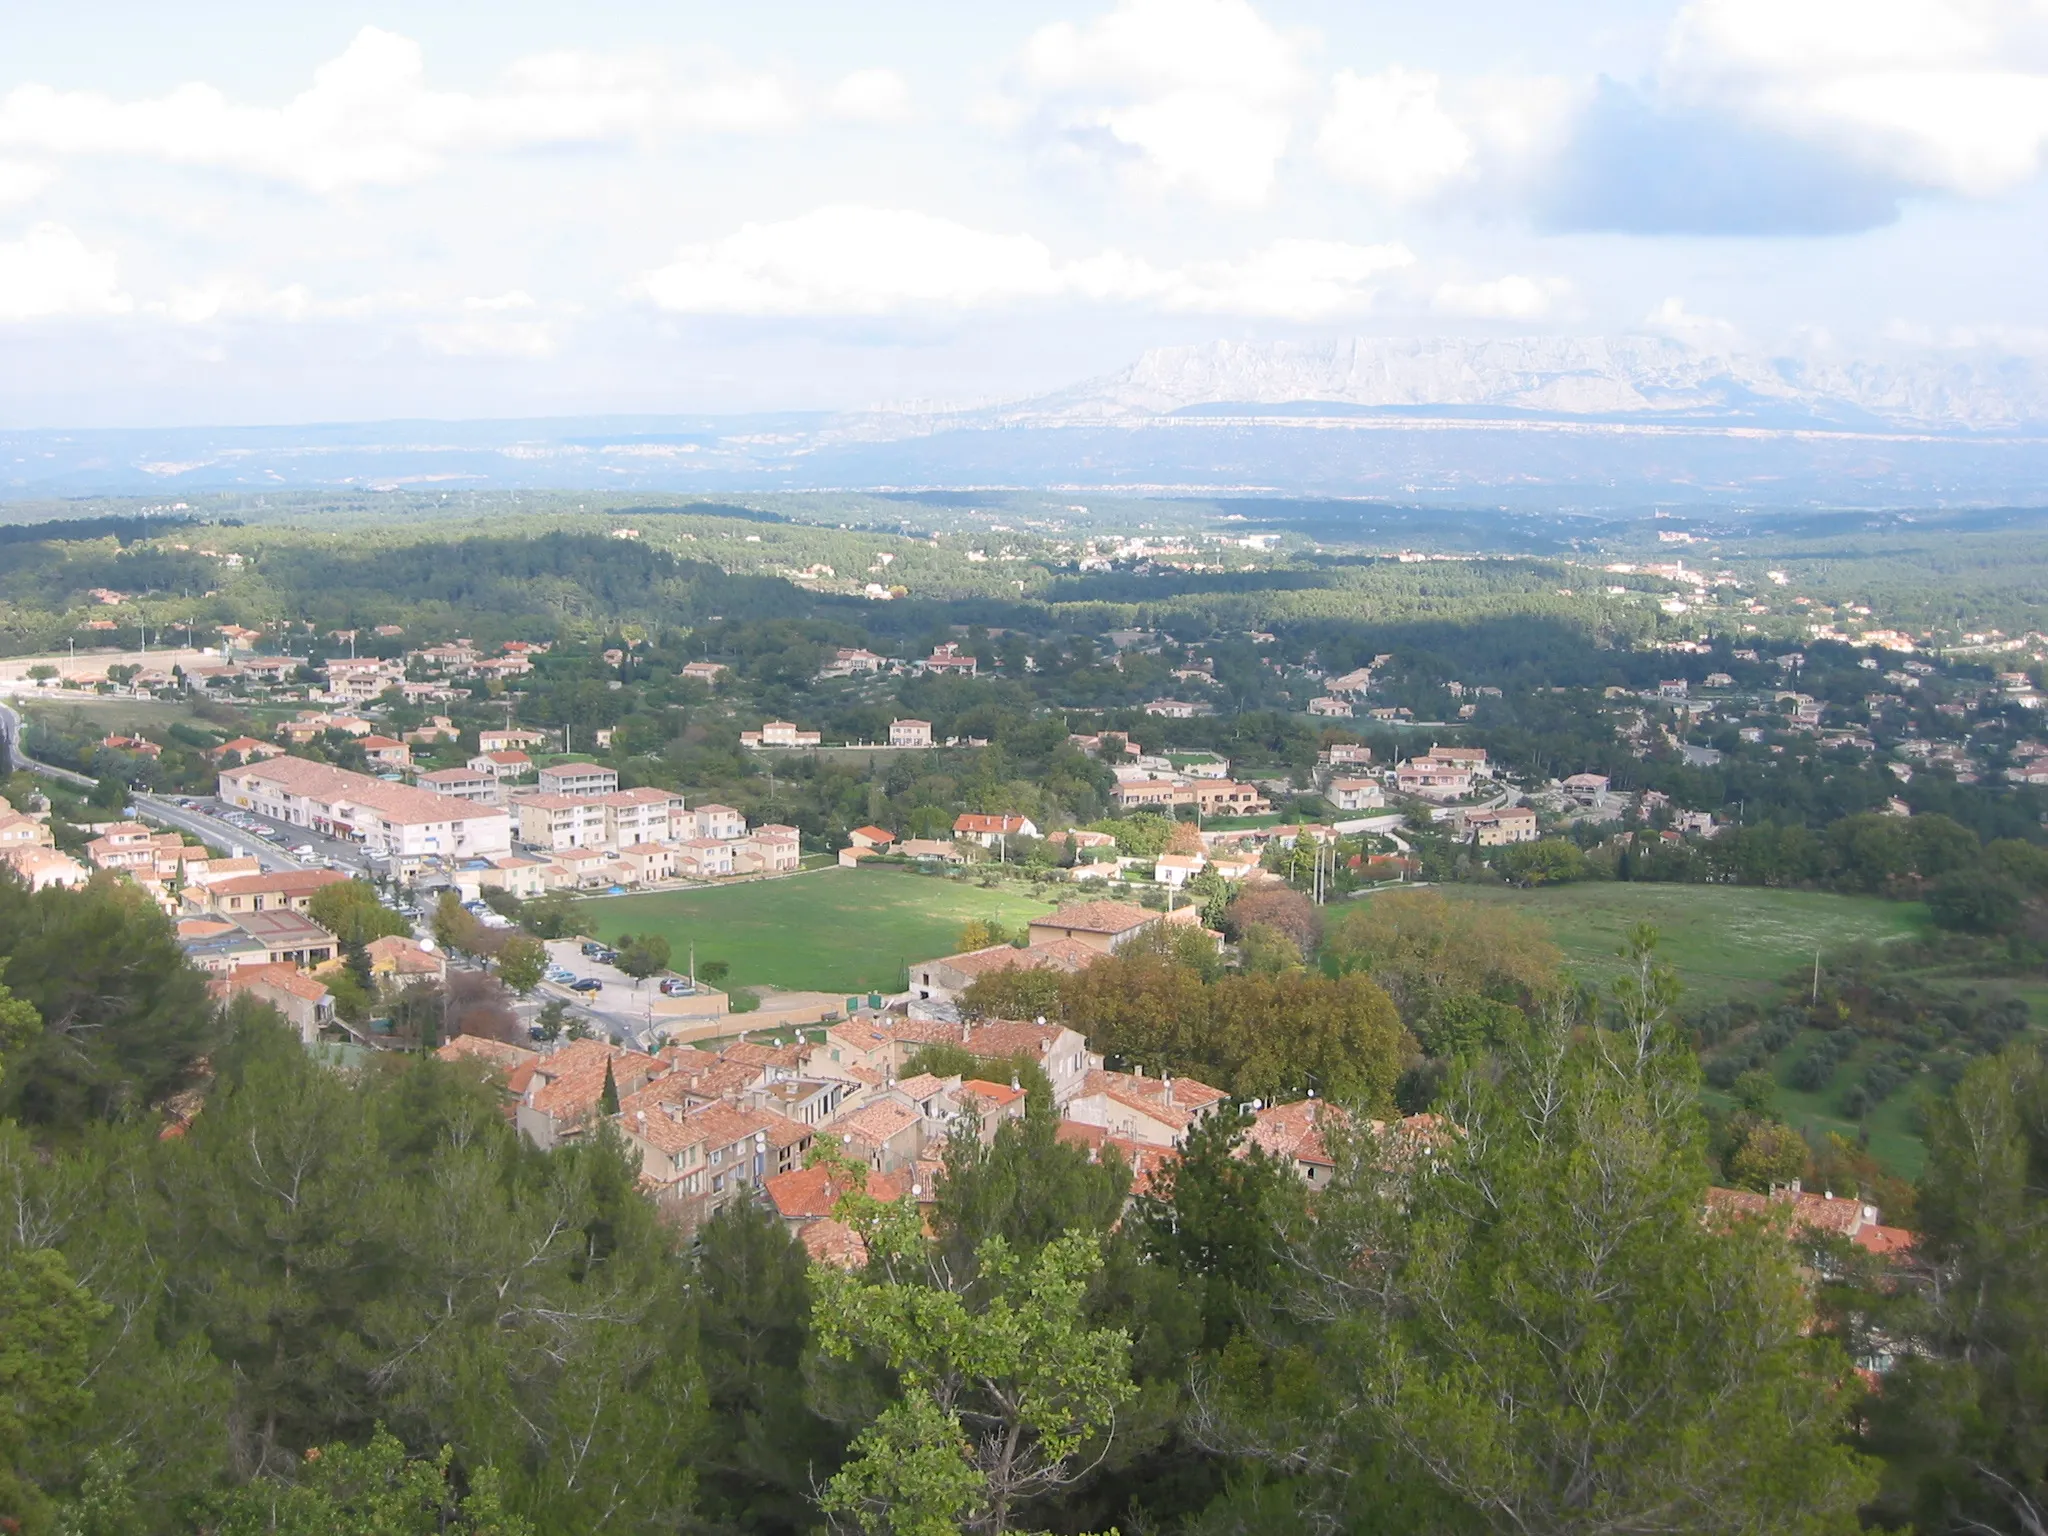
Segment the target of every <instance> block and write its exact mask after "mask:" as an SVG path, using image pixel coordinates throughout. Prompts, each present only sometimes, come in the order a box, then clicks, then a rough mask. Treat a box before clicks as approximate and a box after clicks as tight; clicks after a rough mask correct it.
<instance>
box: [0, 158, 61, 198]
mask: <svg viewBox="0 0 2048 1536" xmlns="http://www.w3.org/2000/svg"><path fill="white" fill-rule="evenodd" d="M54 180H56V177H55V176H54V175H53V174H52V173H51V172H50V171H49V170H48V169H47V168H46V167H44V166H40V165H28V164H25V163H23V162H22V161H19V160H0V208H14V207H18V206H19V205H20V204H22V203H29V202H34V201H35V199H36V198H38V197H40V196H41V195H42V191H43V188H45V187H47V186H48V185H49V184H50V183H51V182H52V181H54Z"/></svg>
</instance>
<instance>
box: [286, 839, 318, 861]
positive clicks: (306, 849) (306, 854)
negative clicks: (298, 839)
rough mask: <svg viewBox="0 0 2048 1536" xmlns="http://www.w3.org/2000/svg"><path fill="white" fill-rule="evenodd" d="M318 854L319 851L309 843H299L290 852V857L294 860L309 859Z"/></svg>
mask: <svg viewBox="0 0 2048 1536" xmlns="http://www.w3.org/2000/svg"><path fill="white" fill-rule="evenodd" d="M318 852H319V849H317V848H315V847H314V846H313V845H312V844H311V843H301V844H299V846H298V847H296V848H294V849H293V850H292V857H293V858H295V859H310V858H312V857H313V855H314V854H316V853H318Z"/></svg>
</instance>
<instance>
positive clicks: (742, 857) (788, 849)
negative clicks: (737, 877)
mask: <svg viewBox="0 0 2048 1536" xmlns="http://www.w3.org/2000/svg"><path fill="white" fill-rule="evenodd" d="M800 857H801V855H800V851H799V847H798V839H797V831H796V828H795V827H785V826H779V825H777V824H775V823H773V822H771V823H769V824H768V825H766V826H761V827H756V828H754V830H753V831H752V832H750V833H749V834H748V835H747V836H746V837H745V838H743V839H741V841H740V843H739V846H738V847H736V848H734V849H733V860H732V867H733V872H734V873H735V874H742V875H786V874H791V873H793V872H794V871H795V870H796V869H797V867H798V864H799V862H800Z"/></svg>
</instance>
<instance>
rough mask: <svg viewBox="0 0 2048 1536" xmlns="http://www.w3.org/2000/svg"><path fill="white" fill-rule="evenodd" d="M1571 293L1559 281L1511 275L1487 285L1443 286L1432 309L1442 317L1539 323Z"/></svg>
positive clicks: (1439, 289) (1496, 279)
mask: <svg viewBox="0 0 2048 1536" xmlns="http://www.w3.org/2000/svg"><path fill="white" fill-rule="evenodd" d="M1570 291H1571V285H1570V284H1568V283H1566V282H1564V281H1563V280H1562V279H1560V278H1554V277H1551V278H1534V277H1523V276H1522V275H1520V274H1519V273H1514V272H1510V273H1509V274H1508V275H1507V276H1505V277H1496V278H1493V279H1491V280H1489V281H1486V282H1477V283H1456V282H1451V283H1443V284H1440V285H1439V286H1438V288H1437V290H1436V295H1435V297H1434V298H1432V299H1431V301H1430V308H1432V309H1434V310H1435V311H1436V312H1437V313H1438V314H1440V315H1463V316H1466V317H1468V318H1471V319H1477V320H1538V319H1541V318H1542V317H1543V316H1545V315H1547V314H1549V313H1550V311H1551V308H1552V306H1553V305H1555V304H1556V303H1557V301H1558V300H1559V299H1561V298H1563V297H1564V296H1565V294H1567V293H1569V292H1570Z"/></svg>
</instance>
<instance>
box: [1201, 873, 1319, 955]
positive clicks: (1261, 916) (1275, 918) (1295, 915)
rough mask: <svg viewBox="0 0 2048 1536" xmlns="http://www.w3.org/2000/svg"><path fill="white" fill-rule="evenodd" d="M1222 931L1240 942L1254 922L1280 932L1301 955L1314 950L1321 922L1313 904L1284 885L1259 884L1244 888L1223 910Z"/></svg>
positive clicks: (1299, 893)
mask: <svg viewBox="0 0 2048 1536" xmlns="http://www.w3.org/2000/svg"><path fill="white" fill-rule="evenodd" d="M1223 923H1224V930H1223V931H1224V932H1225V933H1227V934H1229V935H1230V936H1231V937H1232V938H1235V939H1238V940H1239V941H1242V940H1243V938H1244V935H1245V932H1246V931H1247V930H1248V929H1250V928H1252V927H1253V926H1255V925H1258V926H1263V927H1267V928H1271V929H1272V930H1273V931H1274V932H1276V933H1283V934H1285V935H1286V936H1287V937H1288V938H1289V939H1291V940H1292V941H1293V942H1294V947H1295V948H1296V949H1297V950H1298V951H1300V952H1301V953H1302V954H1304V955H1308V954H1313V953H1314V952H1315V947H1316V940H1317V939H1318V938H1319V937H1321V932H1322V922H1321V919H1320V918H1319V917H1318V915H1317V913H1316V909H1315V905H1314V904H1313V903H1312V902H1311V901H1310V900H1309V899H1308V898H1307V897H1306V896H1304V895H1302V894H1301V892H1299V891H1295V890H1289V889H1288V888H1287V887H1286V886H1284V885H1260V886H1255V887H1254V888H1253V889H1251V890H1249V891H1246V892H1245V893H1244V894H1243V895H1241V896H1239V897H1238V898H1237V899H1236V900H1235V901H1233V902H1231V903H1230V905H1229V906H1228V907H1226V908H1224V910H1223Z"/></svg>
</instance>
